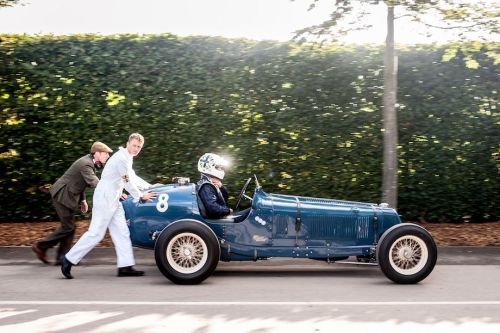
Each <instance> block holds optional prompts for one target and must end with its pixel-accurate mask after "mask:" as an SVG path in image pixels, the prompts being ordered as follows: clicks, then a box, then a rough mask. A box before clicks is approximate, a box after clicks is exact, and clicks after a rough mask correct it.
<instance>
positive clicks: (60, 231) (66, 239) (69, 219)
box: [37, 200, 76, 260]
mask: <svg viewBox="0 0 500 333" xmlns="http://www.w3.org/2000/svg"><path fill="white" fill-rule="evenodd" d="M52 204H53V205H54V208H55V209H56V212H57V216H59V221H60V222H61V225H60V226H59V227H58V228H57V229H56V230H54V231H53V232H52V233H51V234H50V235H48V236H47V237H45V238H43V239H41V240H39V241H38V242H37V245H38V247H39V248H40V249H41V250H44V251H45V250H47V249H49V248H52V247H54V246H56V245H57V244H59V248H58V250H57V255H56V260H57V259H59V258H61V256H62V255H63V254H66V253H67V252H68V251H69V250H70V249H71V246H72V245H73V238H74V237H75V212H76V209H75V208H73V209H71V208H68V207H66V206H64V205H62V204H60V203H59V202H57V201H55V200H52Z"/></svg>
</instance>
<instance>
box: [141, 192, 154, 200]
mask: <svg viewBox="0 0 500 333" xmlns="http://www.w3.org/2000/svg"><path fill="white" fill-rule="evenodd" d="M157 195H158V193H156V192H147V193H144V194H143V195H142V197H141V200H149V199H153V198H156V196H157Z"/></svg>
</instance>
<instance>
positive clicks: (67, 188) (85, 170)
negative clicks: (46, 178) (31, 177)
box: [50, 154, 99, 209]
mask: <svg viewBox="0 0 500 333" xmlns="http://www.w3.org/2000/svg"><path fill="white" fill-rule="evenodd" d="M98 182H99V178H97V176H96V174H95V165H94V161H93V159H92V155H90V154H88V155H85V156H83V157H81V158H79V159H78V160H76V161H75V162H74V163H73V164H72V165H71V166H70V167H69V169H68V170H66V172H65V173H64V174H63V175H62V176H61V178H59V179H58V180H57V181H56V182H55V183H54V185H52V187H51V188H50V194H51V195H52V198H53V199H54V200H55V201H57V202H59V203H61V204H62V205H64V206H66V207H68V208H70V209H76V208H77V207H78V204H79V203H80V201H83V200H85V189H86V188H87V187H96V186H97V183H98Z"/></svg>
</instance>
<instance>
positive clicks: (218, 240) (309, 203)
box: [123, 176, 437, 284]
mask: <svg viewBox="0 0 500 333" xmlns="http://www.w3.org/2000/svg"><path fill="white" fill-rule="evenodd" d="M252 180H254V182H255V184H254V187H255V190H254V194H253V197H251V196H249V195H247V194H246V193H247V190H248V187H249V185H250V184H251V183H252ZM151 191H154V192H157V193H158V196H157V197H156V198H155V199H154V200H149V201H146V202H134V201H133V200H132V198H129V199H128V200H126V201H124V202H123V206H124V209H125V215H126V218H127V223H128V225H129V228H130V237H131V239H132V243H133V245H134V246H137V247H142V248H149V249H154V253H155V260H156V264H157V266H158V268H159V269H160V271H161V272H162V273H163V275H165V277H167V278H168V279H170V280H171V281H172V282H174V283H177V284H197V283H200V282H202V281H203V280H205V279H206V278H208V277H209V276H210V275H211V274H212V273H213V272H214V270H215V268H216V267H217V264H218V262H219V260H222V261H243V260H259V259H268V258H271V257H290V258H309V259H316V260H324V261H326V262H335V261H339V260H345V259H347V258H349V257H350V256H352V257H356V258H357V260H358V261H360V262H365V263H368V262H373V263H375V262H377V263H378V264H379V266H380V268H381V270H382V272H383V273H384V274H385V275H386V276H387V277H388V278H389V279H391V280H392V281H394V282H396V283H402V284H409V283H417V282H419V281H421V280H423V279H425V278H426V277H427V276H428V275H429V274H430V273H431V272H432V270H433V268H434V266H435V264H436V259H437V248H436V244H435V242H434V240H433V239H432V237H431V235H430V234H429V233H428V232H427V231H426V230H425V229H424V228H422V227H420V226H418V225H415V224H411V223H403V222H402V221H401V219H400V217H399V215H398V213H397V212H396V211H395V210H394V209H392V208H389V207H387V205H386V204H380V205H377V204H371V203H362V202H353V201H342V200H332V199H321V198H310V197H301V196H293V195H281V194H268V193H266V192H264V190H263V189H262V188H261V186H260V185H259V182H258V179H257V177H255V176H254V177H251V178H248V180H247V181H246V182H245V184H244V186H243V188H242V190H241V192H240V194H239V197H238V198H237V204H236V207H235V211H236V210H237V209H238V206H239V204H240V202H241V201H242V200H243V199H248V200H251V208H250V210H249V212H248V215H247V216H246V218H245V219H244V220H243V221H242V222H239V223H235V222H234V221H233V219H232V218H231V216H229V217H227V218H223V219H218V220H213V219H207V218H205V217H204V207H203V203H202V202H201V200H199V198H198V196H197V192H196V185H195V184H193V183H190V182H189V179H187V178H178V181H177V182H176V183H173V184H168V185H162V186H159V187H155V188H154V189H151Z"/></svg>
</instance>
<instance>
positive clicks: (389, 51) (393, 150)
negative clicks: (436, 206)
mask: <svg viewBox="0 0 500 333" xmlns="http://www.w3.org/2000/svg"><path fill="white" fill-rule="evenodd" d="M396 89H397V58H396V56H395V52H394V5H393V4H392V3H391V1H388V3H387V38H386V41H385V54H384V112H383V118H384V119H383V120H384V166H383V177H382V202H385V203H388V204H389V206H391V207H394V208H397V204H398V152H397V149H398V124H397V116H396Z"/></svg>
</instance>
